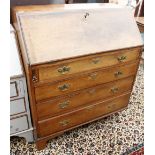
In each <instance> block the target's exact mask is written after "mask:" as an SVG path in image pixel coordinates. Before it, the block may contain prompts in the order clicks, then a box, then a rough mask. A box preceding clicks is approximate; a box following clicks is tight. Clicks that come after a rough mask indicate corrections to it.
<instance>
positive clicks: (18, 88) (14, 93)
mask: <svg viewBox="0 0 155 155" xmlns="http://www.w3.org/2000/svg"><path fill="white" fill-rule="evenodd" d="M23 80H24V79H23V78H20V79H19V78H18V79H13V80H11V82H10V99H11V100H12V99H17V98H21V97H24V95H25V94H24V84H23Z"/></svg>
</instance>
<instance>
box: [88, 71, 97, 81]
mask: <svg viewBox="0 0 155 155" xmlns="http://www.w3.org/2000/svg"><path fill="white" fill-rule="evenodd" d="M96 77H97V73H93V74H90V75H89V79H91V80H95V79H96Z"/></svg>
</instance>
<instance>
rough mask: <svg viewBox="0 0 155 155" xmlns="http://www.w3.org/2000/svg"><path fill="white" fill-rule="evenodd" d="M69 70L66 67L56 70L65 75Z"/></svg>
mask: <svg viewBox="0 0 155 155" xmlns="http://www.w3.org/2000/svg"><path fill="white" fill-rule="evenodd" d="M70 69H71V68H70V67H68V66H63V67H60V68H58V72H59V73H61V74H65V73H68V72H69V71H70Z"/></svg>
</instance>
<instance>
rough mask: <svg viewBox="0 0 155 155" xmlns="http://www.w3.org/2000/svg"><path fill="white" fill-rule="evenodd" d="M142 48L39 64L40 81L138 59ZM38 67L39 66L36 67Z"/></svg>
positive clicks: (65, 76) (53, 79)
mask: <svg viewBox="0 0 155 155" xmlns="http://www.w3.org/2000/svg"><path fill="white" fill-rule="evenodd" d="M139 52H140V48H133V49H123V50H120V51H118V52H108V53H102V54H96V55H95V56H87V57H82V58H76V59H70V60H65V61H60V62H58V63H51V64H49V65H44V66H38V77H39V78H38V79H39V82H45V81H55V80H56V79H57V80H59V79H63V78H67V77H68V76H69V75H72V74H75V73H80V72H83V71H88V70H92V69H97V68H103V67H108V66H113V65H117V64H120V63H122V62H129V61H132V60H136V59H137V58H138V57H139ZM35 69H37V67H36V68H35Z"/></svg>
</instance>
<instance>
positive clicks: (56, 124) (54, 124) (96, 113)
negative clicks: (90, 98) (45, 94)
mask: <svg viewBox="0 0 155 155" xmlns="http://www.w3.org/2000/svg"><path fill="white" fill-rule="evenodd" d="M129 97H130V94H126V95H122V96H120V97H118V98H114V99H112V100H108V101H104V102H100V103H97V104H93V105H90V106H88V107H85V108H83V109H80V110H78V111H74V112H71V113H68V114H65V115H61V116H58V117H55V118H52V119H50V120H47V121H46V120H45V121H40V123H39V124H38V125H39V136H40V137H42V136H47V135H50V134H52V133H56V132H59V131H63V130H65V129H69V128H71V127H74V126H77V125H80V124H82V123H86V122H88V121H90V120H92V119H95V118H98V117H101V116H103V115H105V114H109V113H111V112H115V111H117V110H120V109H122V108H125V107H126V106H127V105H128V102H129Z"/></svg>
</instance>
